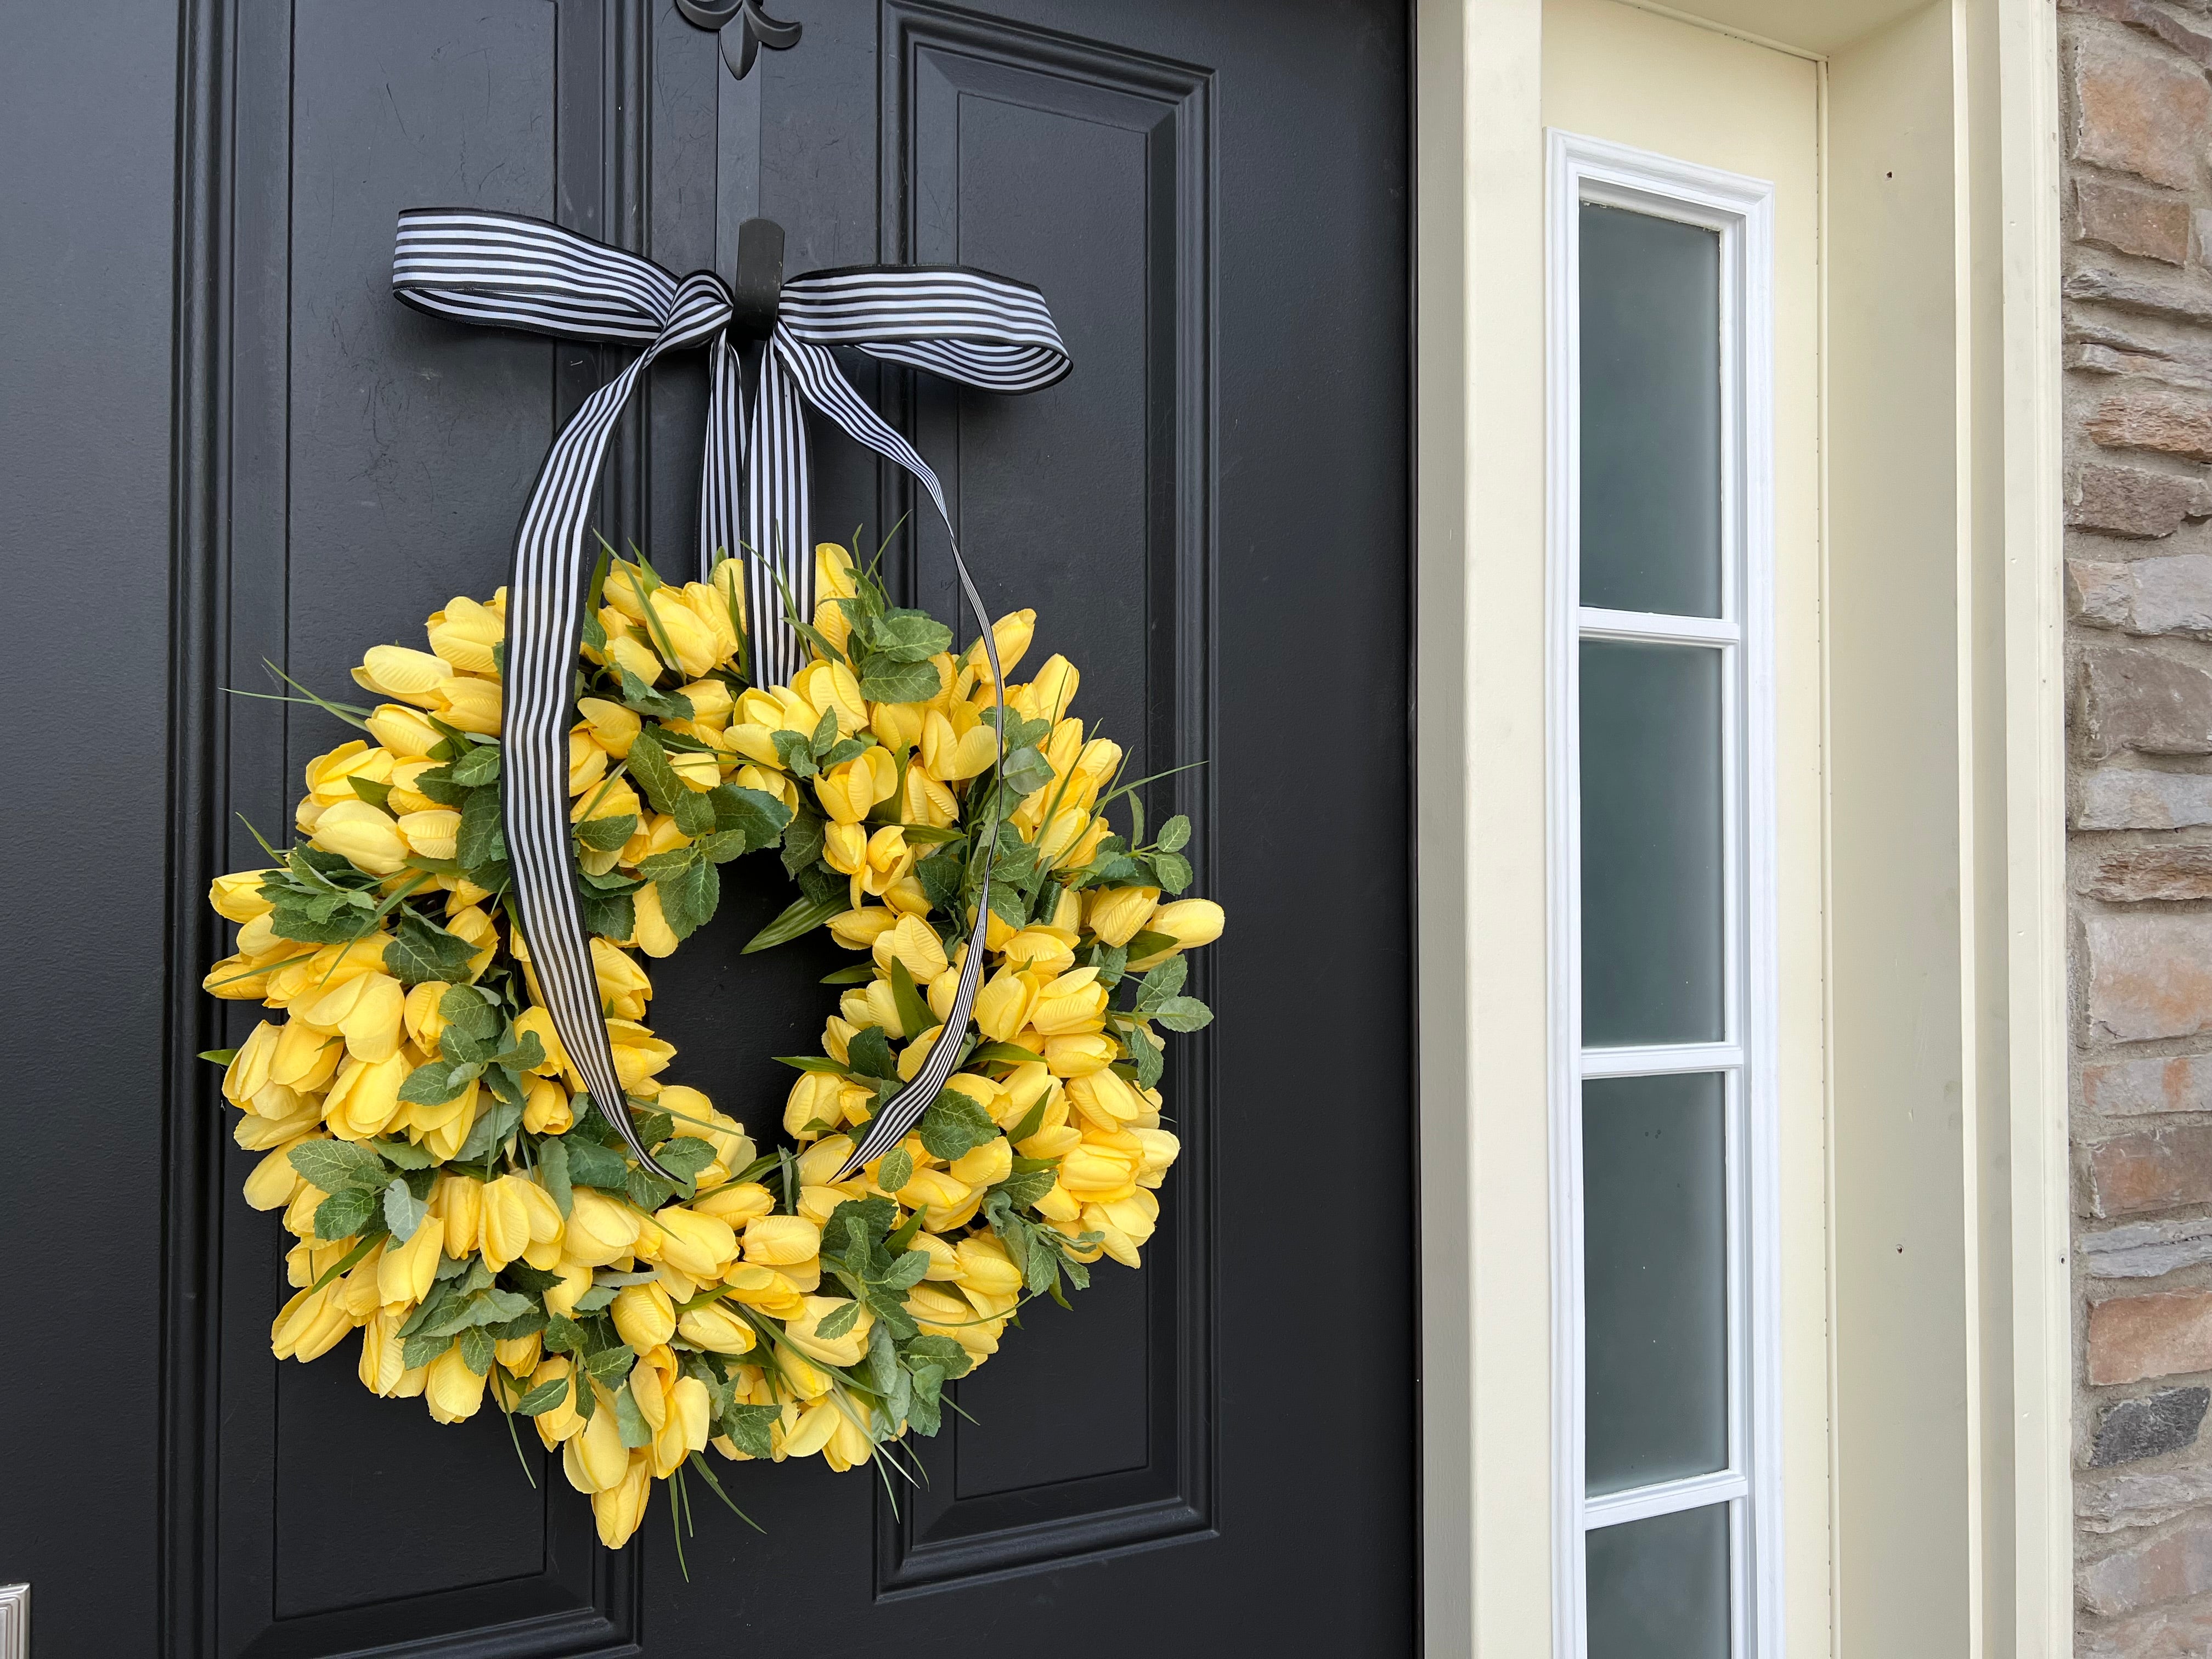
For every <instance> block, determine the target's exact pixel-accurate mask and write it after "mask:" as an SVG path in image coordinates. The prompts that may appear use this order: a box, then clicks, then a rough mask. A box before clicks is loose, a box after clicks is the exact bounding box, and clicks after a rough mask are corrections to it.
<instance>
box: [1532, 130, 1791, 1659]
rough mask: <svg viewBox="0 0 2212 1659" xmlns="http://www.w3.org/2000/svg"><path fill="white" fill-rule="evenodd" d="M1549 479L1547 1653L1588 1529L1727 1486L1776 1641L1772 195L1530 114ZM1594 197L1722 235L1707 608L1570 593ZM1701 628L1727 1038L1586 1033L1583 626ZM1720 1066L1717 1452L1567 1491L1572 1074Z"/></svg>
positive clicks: (1740, 1621)
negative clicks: (1702, 1468)
mask: <svg viewBox="0 0 2212 1659" xmlns="http://www.w3.org/2000/svg"><path fill="white" fill-rule="evenodd" d="M1546 137H1547V149H1548V152H1549V153H1548V162H1549V167H1548V181H1547V202H1546V207H1547V224H1546V232H1547V271H1546V283H1545V288H1546V295H1545V297H1546V307H1547V335H1546V372H1547V389H1548V393H1549V397H1548V431H1547V456H1546V484H1547V496H1548V500H1547V564H1548V570H1547V623H1548V640H1547V645H1548V650H1547V678H1548V684H1547V703H1548V714H1549V720H1548V732H1547V738H1548V750H1549V778H1548V790H1547V813H1548V823H1549V835H1548V851H1547V865H1548V880H1549V887H1550V892H1549V900H1550V902H1549V921H1550V933H1551V941H1550V942H1551V954H1550V986H1549V998H1548V1006H1547V1013H1548V1020H1549V1027H1550V1030H1549V1034H1548V1035H1549V1049H1550V1079H1551V1089H1550V1096H1551V1100H1550V1133H1551V1164H1552V1274H1553V1278H1552V1285H1553V1294H1552V1310H1553V1311H1552V1326H1553V1448H1554V1453H1553V1463H1554V1470H1553V1598H1554V1607H1555V1615H1556V1616H1555V1618H1554V1620H1553V1632H1554V1650H1555V1654H1556V1656H1557V1659H1588V1631H1587V1626H1586V1621H1585V1610H1586V1583H1585V1579H1586V1574H1585V1556H1584V1550H1585V1543H1584V1539H1585V1534H1587V1532H1588V1531H1589V1530H1590V1529H1591V1528H1594V1527H1598V1526H1605V1525H1613V1524H1620V1523H1624V1522H1630V1521H1636V1520H1643V1519H1645V1518H1648V1517H1650V1516H1658V1515H1666V1514H1672V1513H1675V1512H1677V1511H1680V1510H1687V1509H1693V1508H1700V1507H1704V1506H1706V1505H1709V1504H1715V1503H1717V1502H1719V1501H1723V1500H1725V1501H1727V1502H1728V1504H1729V1564H1730V1565H1729V1577H1730V1585H1731V1607H1732V1615H1731V1624H1732V1627H1733V1634H1732V1651H1733V1653H1734V1655H1735V1659H1779V1656H1780V1655H1781V1653H1782V1651H1783V1637H1782V1631H1783V1557H1782V1505H1781V1477H1782V1468H1781V1463H1782V1459H1781V1443H1782V1435H1781V1394H1782V1383H1781V1275H1780V1261H1779V1259H1778V1258H1779V1254H1780V1248H1781V1227H1780V1217H1779V1205H1778V1193H1779V1187H1780V1174H1779V1160H1778V1140H1779V1123H1780V1111H1779V1102H1778V1088H1777V1073H1778V1039H1777V1032H1776V1030H1775V1011H1776V1009H1777V1007H1778V1001H1779V980H1778V915H1777V912H1778V888H1777V874H1776V866H1775V822H1774V817H1775V810H1776V793H1775V774H1774V753H1773V750H1774V724H1775V681H1774V660H1773V658H1774V600H1773V576H1774V569H1773V567H1774V509H1773V500H1774V430H1773V390H1772V374H1773V341H1774V317H1773V262H1774V240H1773V197H1774V190H1773V186H1772V185H1771V184H1768V183H1766V182H1765V181H1762V180H1759V179H1748V178H1745V177H1743V176H1741V175H1740V174H1736V173H1724V172H1721V171H1719V170H1717V169H1715V168H1711V167H1699V166H1696V165H1693V164H1692V163H1689V162H1685V161H1677V160H1674V159H1673V158H1671V157H1668V156H1664V155H1655V154H1653V153H1651V152H1649V151H1645V150H1639V149H1630V148H1628V147H1626V146H1624V145H1620V144H1614V143H1607V142H1605V141H1603V140H1601V139H1595V138H1589V137H1581V136H1578V135H1576V134H1572V133H1567V132H1562V131H1557V130H1552V131H1547V135H1546ZM1585 203H1599V204H1605V205H1608V206H1613V207H1620V208H1626V209H1630V210H1634V211H1637V212H1641V213H1650V214H1655V215H1657V216H1661V217H1663V218H1668V219H1675V220H1680V221H1682V222H1687V223H1691V224H1696V225H1701V226H1704V227H1705V228H1709V229H1711V230H1713V231H1715V232H1717V234H1718V235H1719V237H1720V244H1721V246H1720V255H1721V305H1720V313H1721V384H1722V399H1721V403H1722V411H1721V418H1722V445H1721V454H1722V462H1721V472H1722V506H1723V512H1722V526H1723V554H1722V557H1723V579H1722V602H1721V611H1722V615H1721V617H1720V618H1719V619H1717V620H1712V619H1699V618H1686V617H1656V616H1645V615H1643V614H1641V613H1637V612H1628V611H1601V610H1595V609H1591V610H1585V609H1583V608H1582V605H1581V600H1580V592H1579V589H1580V568H1579V567H1580V546H1581V525H1580V518H1581V467H1580V454H1579V450H1580V433H1581V415H1582V409H1581V359H1580V340H1579V335H1580V307H1579V288H1580V264H1579V240H1580V233H1579V222H1580V210H1581V208H1582V206H1583V204H1585ZM1591 638H1601V639H1621V640H1645V641H1658V642H1671V643H1679V644H1697V645H1703V646H1705V647H1711V648H1717V649H1718V650H1719V651H1720V652H1721V653H1722V659H1723V672H1722V681H1723V694H1722V708H1723V730H1724V732H1725V733H1726V734H1727V736H1728V738H1730V739H1732V740H1730V741H1725V742H1724V744H1723V824H1724V829H1723V894H1724V896H1725V898H1724V903H1725V907H1726V917H1725V927H1726V935H1725V938H1726V949H1725V954H1724V958H1723V960H1724V964H1725V965H1724V969H1723V1007H1724V1009H1725V1019H1724V1024H1723V1033H1724V1040H1723V1041H1722V1042H1717V1043H1699V1044H1688V1045H1682V1046H1680V1047H1668V1048H1634V1049H1628V1048H1614V1049H1597V1050H1590V1051H1588V1052H1585V1051H1584V1049H1583V1047H1582V908H1581V891H1580V889H1581V864H1582V848H1581V835H1580V812H1579V801H1578V797H1579V779H1580V775H1581V772H1580V769H1581V754H1580V748H1581V744H1580V735H1579V733H1580V717H1581V711H1580V698H1579V678H1580V675H1579V669H1580V655H1581V653H1580V646H1581V642H1582V641H1583V640H1585V639H1591ZM1683 1072H1718V1073H1722V1075H1723V1079H1725V1089H1724V1095H1723V1098H1724V1101H1725V1103H1726V1105H1725V1111H1726V1116H1725V1122H1726V1132H1725V1139H1724V1146H1725V1152H1726V1158H1727V1163H1728V1168H1727V1188H1726V1190H1727V1193H1728V1214H1729V1228H1728V1243H1727V1252H1726V1261H1727V1267H1728V1279H1729V1283H1728V1297H1727V1314H1728V1328H1729V1363H1728V1367H1727V1376H1728V1388H1729V1462H1728V1467H1727V1468H1725V1469H1723V1470H1722V1471H1721V1472H1719V1473H1717V1474H1705V1475H1699V1476H1695V1477H1692V1478H1691V1479H1688V1480H1678V1481H1674V1482H1669V1483H1666V1484H1664V1485H1661V1486H1650V1487H1642V1488H1638V1489H1635V1490H1633V1491H1632V1492H1624V1493H1620V1494H1617V1495H1608V1496H1606V1497H1602V1498H1587V1497H1585V1496H1584V1492H1583V1486H1584V1469H1583V1409H1584V1405H1583V1293H1582V1287H1583V1202H1582V1196H1583V1182H1582V1083H1583V1079H1585V1078H1589V1077H1607V1076H1610V1077H1623V1076H1648V1075H1655V1074H1661V1073H1683Z"/></svg>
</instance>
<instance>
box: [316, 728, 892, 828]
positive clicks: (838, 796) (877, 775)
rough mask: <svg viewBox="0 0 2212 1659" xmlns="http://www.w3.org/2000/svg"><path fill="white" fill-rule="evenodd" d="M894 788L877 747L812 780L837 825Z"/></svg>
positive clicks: (886, 758) (888, 763)
mask: <svg viewBox="0 0 2212 1659" xmlns="http://www.w3.org/2000/svg"><path fill="white" fill-rule="evenodd" d="M897 789H898V763H897V762H896V761H894V760H893V759H892V758H891V756H890V750H887V749H884V748H883V747H881V746H880V745H877V746H872V747H870V748H867V749H864V750H861V751H860V753H859V754H857V755H855V756H854V757H853V758H852V759H850V760H848V761H847V762H845V763H844V764H842V766H837V767H834V768H832V769H830V770H829V771H828V772H825V773H823V775H821V776H819V777H817V778H816V779H815V780H814V794H815V798H816V799H817V800H819V801H820V802H821V803H822V810H823V811H824V812H826V813H828V814H829V816H830V817H832V818H834V819H836V821H837V822H838V823H859V822H860V820H861V819H863V818H865V817H867V816H868V814H869V813H870V812H871V811H874V810H875V805H876V803H877V802H878V801H879V800H889V799H890V798H891V796H892V795H893V794H894V793H896V792H897ZM333 810H336V809H333Z"/></svg>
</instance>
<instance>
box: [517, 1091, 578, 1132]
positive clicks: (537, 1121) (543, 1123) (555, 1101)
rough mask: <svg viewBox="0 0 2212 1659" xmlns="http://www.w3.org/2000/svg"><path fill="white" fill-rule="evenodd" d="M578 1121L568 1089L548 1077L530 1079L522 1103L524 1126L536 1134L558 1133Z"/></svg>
mask: <svg viewBox="0 0 2212 1659" xmlns="http://www.w3.org/2000/svg"><path fill="white" fill-rule="evenodd" d="M575 1121H576V1113H575V1108H574V1105H573V1104H572V1103H571V1102H570V1101H569V1099H568V1091H567V1090H566V1089H564V1088H562V1086H561V1085H559V1084H557V1083H556V1082H555V1081H553V1079H551V1078H548V1077H533V1078H531V1079H528V1083H527V1086H526V1089H525V1091H524V1095H523V1103H522V1127H524V1128H526V1129H527V1130H529V1131H530V1133H532V1134H534V1135H547V1134H551V1135H557V1134H559V1133H562V1131H563V1130H565V1129H567V1128H568V1127H569V1126H570V1125H571V1124H573V1123H574V1122H575Z"/></svg>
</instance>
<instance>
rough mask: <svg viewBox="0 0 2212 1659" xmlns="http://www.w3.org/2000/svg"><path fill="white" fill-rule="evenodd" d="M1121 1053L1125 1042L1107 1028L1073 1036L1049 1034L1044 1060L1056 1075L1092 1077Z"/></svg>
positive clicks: (1061, 1076)
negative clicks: (1112, 1034)
mask: <svg viewBox="0 0 2212 1659" xmlns="http://www.w3.org/2000/svg"><path fill="white" fill-rule="evenodd" d="M1120 1058H1121V1045H1120V1044H1118V1043H1117V1042H1115V1041H1114V1039H1113V1038H1111V1037H1109V1036H1107V1035H1106V1034H1105V1033H1104V1032H1103V1031H1083V1032H1078V1033H1077V1034H1076V1035H1074V1036H1056V1037H1048V1038H1047V1039H1046V1040H1045V1045H1044V1063H1045V1064H1046V1065H1047V1066H1049V1067H1051V1068H1052V1074H1053V1075H1054V1077H1060V1078H1073V1077H1089V1076H1090V1075H1091V1073H1094V1072H1103V1071H1104V1070H1105V1069H1106V1068H1107V1067H1108V1066H1111V1065H1112V1064H1113V1063H1114V1062H1115V1060H1119V1059H1120Z"/></svg>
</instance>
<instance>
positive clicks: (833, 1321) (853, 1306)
mask: <svg viewBox="0 0 2212 1659" xmlns="http://www.w3.org/2000/svg"><path fill="white" fill-rule="evenodd" d="M859 1322H860V1304H859V1303H857V1302H848V1303H846V1304H844V1305H843V1306H842V1307H841V1308H838V1309H837V1310H835V1311H834V1312H832V1313H831V1314H830V1315H829V1317H827V1318H826V1319H824V1320H823V1322H821V1323H820V1324H819V1325H817V1326H816V1327H815V1328H814V1334H815V1335H817V1336H818V1337H820V1338H821V1339H822V1340H823V1341H824V1342H835V1341H836V1340H837V1339H838V1338H839V1337H841V1336H842V1335H844V1334H845V1333H846V1332H848V1331H849V1330H851V1329H852V1328H853V1327H854V1325H856V1324H858V1323H859Z"/></svg>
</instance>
